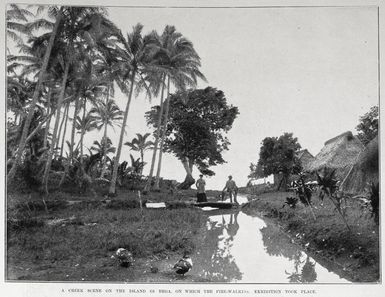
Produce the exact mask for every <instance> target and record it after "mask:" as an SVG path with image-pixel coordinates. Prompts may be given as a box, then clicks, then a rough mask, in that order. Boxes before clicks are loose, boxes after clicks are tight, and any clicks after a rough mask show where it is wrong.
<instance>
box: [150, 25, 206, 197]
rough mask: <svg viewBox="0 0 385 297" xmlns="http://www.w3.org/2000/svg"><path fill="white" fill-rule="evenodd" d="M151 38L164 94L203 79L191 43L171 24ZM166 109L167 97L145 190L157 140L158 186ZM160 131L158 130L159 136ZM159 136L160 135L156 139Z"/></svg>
mask: <svg viewBox="0 0 385 297" xmlns="http://www.w3.org/2000/svg"><path fill="white" fill-rule="evenodd" d="M154 39H155V40H156V39H158V42H157V43H156V42H155V43H156V44H157V46H156V50H155V51H154V56H153V59H154V62H153V64H155V65H158V66H159V67H160V68H161V69H162V71H163V74H164V81H163V85H165V84H166V81H167V94H170V86H171V84H172V85H173V86H174V87H175V88H176V89H178V90H185V89H186V88H187V87H196V85H197V80H198V78H200V79H202V80H204V81H205V80H206V78H205V77H204V75H203V74H202V73H201V72H200V71H199V67H200V66H201V64H200V57H199V55H198V54H197V52H196V51H195V49H194V47H193V44H192V43H191V42H190V41H189V40H188V39H186V38H185V37H183V35H182V34H181V33H179V32H177V31H176V29H175V27H174V26H166V27H165V29H164V31H163V33H162V35H161V36H158V37H157V36H156V34H154V38H153V39H152V40H154ZM168 109H169V100H166V103H165V107H164V114H163V112H162V106H161V111H160V114H159V120H158V128H157V132H156V139H155V146H154V153H153V158H152V162H151V169H150V174H149V179H148V181H147V184H146V187H145V189H149V188H150V185H151V182H152V176H153V170H154V168H155V155H156V149H157V147H158V142H160V147H159V158H158V169H157V173H156V179H155V185H154V188H155V189H156V190H158V189H159V179H160V171H161V167H162V153H163V145H164V139H165V132H166V128H167V122H168ZM162 118H163V125H162ZM160 131H162V135H161V136H160ZM159 136H160V138H158V139H157V137H159Z"/></svg>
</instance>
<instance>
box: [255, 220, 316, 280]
mask: <svg viewBox="0 0 385 297" xmlns="http://www.w3.org/2000/svg"><path fill="white" fill-rule="evenodd" d="M260 231H261V234H262V240H263V244H264V246H265V250H266V252H267V253H268V254H269V255H270V256H276V257H284V258H287V259H289V260H290V262H292V263H293V265H294V271H293V272H291V273H289V272H287V271H286V270H285V274H287V275H288V277H287V279H288V280H289V282H290V283H312V282H315V281H317V272H316V271H315V265H316V263H315V262H314V261H312V260H311V258H310V257H309V256H307V255H305V254H304V253H303V252H302V251H301V250H300V249H299V248H298V247H297V246H296V245H294V244H293V243H291V242H290V239H289V238H288V237H287V236H284V235H283V234H282V231H281V230H280V229H279V228H278V227H277V226H274V225H272V224H267V225H266V226H265V227H263V228H261V229H260ZM305 256H306V260H305V259H304V257H305Z"/></svg>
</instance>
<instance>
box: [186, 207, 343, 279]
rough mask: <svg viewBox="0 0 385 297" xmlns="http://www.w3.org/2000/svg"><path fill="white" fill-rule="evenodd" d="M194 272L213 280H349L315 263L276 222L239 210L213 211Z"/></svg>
mask: <svg viewBox="0 0 385 297" xmlns="http://www.w3.org/2000/svg"><path fill="white" fill-rule="evenodd" d="M206 214H207V215H208V222H207V230H208V232H207V234H206V236H205V238H204V239H203V242H204V244H203V245H202V246H200V247H197V250H198V251H197V256H196V259H194V268H193V270H194V274H197V275H198V276H200V277H203V278H205V279H208V280H210V281H214V282H249V283H289V282H290V283H312V282H324V283H340V282H347V281H346V280H344V279H341V278H340V277H339V276H338V275H336V274H334V273H333V272H329V271H328V270H327V269H326V268H324V267H323V266H321V265H320V264H318V263H316V261H315V260H314V259H312V258H311V257H309V256H308V255H306V253H304V252H303V251H301V250H300V249H299V248H298V246H296V245H294V244H293V243H291V240H290V239H289V238H288V237H287V236H286V235H285V233H283V232H282V231H281V230H280V229H279V228H278V227H276V226H275V225H274V224H270V223H266V222H265V221H263V220H262V219H261V218H258V217H252V216H248V215H246V214H244V213H242V212H239V211H238V210H210V211H206Z"/></svg>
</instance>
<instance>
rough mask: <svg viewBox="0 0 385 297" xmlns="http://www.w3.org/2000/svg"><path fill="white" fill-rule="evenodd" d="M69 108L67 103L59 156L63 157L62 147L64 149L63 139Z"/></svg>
mask: <svg viewBox="0 0 385 297" xmlns="http://www.w3.org/2000/svg"><path fill="white" fill-rule="evenodd" d="M69 109H70V103H68V104H67V112H66V115H65V124H64V131H63V137H62V141H61V146H60V157H63V149H64V141H65V137H66V132H67V123H68V114H69Z"/></svg>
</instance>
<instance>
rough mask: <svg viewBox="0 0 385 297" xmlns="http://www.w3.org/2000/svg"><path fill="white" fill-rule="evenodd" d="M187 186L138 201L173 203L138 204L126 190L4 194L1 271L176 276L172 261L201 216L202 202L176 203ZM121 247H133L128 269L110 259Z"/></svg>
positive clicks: (44, 275) (14, 274)
mask: <svg viewBox="0 0 385 297" xmlns="http://www.w3.org/2000/svg"><path fill="white" fill-rule="evenodd" d="M193 193H194V191H183V192H179V193H177V194H174V195H171V194H169V193H167V192H160V193H149V194H148V195H146V196H142V197H141V198H142V199H143V200H142V202H147V201H151V202H159V201H169V202H170V203H172V201H174V203H175V205H176V207H175V208H178V209H146V208H141V207H140V203H139V197H138V193H137V192H130V191H126V192H124V191H122V192H120V194H119V196H118V197H115V198H114V199H111V200H105V197H91V196H74V195H69V194H66V193H62V192H56V193H53V194H51V195H49V196H47V197H46V199H45V202H43V201H42V199H41V196H40V195H39V194H38V193H29V194H16V193H12V194H9V195H8V204H7V276H6V278H7V279H8V280H32V281H114V282H115V281H116V282H132V281H144V282H146V281H162V282H168V281H178V278H176V277H177V276H176V275H175V273H173V270H172V269H171V267H172V264H174V263H175V262H176V261H177V260H178V259H180V258H181V257H182V256H183V254H184V253H185V252H188V253H193V252H194V250H195V249H196V244H197V243H199V242H200V240H201V238H200V237H202V236H203V234H204V227H205V223H206V217H205V216H204V215H203V213H202V211H201V210H200V209H195V208H186V207H185V206H184V207H183V206H181V205H179V204H178V203H177V202H178V201H186V200H192V199H194V197H193V196H192V194H193ZM121 247H123V248H126V249H128V250H129V251H131V252H132V253H133V256H134V259H135V262H134V263H133V265H132V266H131V267H129V268H123V267H120V266H119V265H118V263H117V262H116V261H115V260H114V259H112V258H111V256H112V255H113V254H114V253H115V251H116V250H117V249H118V248H121ZM194 281H196V280H194ZM199 281H204V280H199Z"/></svg>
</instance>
